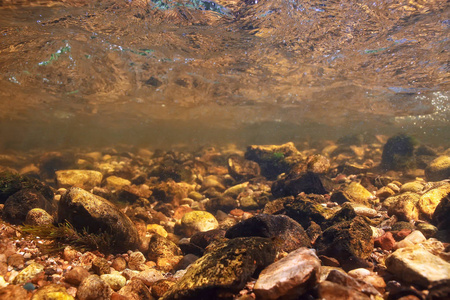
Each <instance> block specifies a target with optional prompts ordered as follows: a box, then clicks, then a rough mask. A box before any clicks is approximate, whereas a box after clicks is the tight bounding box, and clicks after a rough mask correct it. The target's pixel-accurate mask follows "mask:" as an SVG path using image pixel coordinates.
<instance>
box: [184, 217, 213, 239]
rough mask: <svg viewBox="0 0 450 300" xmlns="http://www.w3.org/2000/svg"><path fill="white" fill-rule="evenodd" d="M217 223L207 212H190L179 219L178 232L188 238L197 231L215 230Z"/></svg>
mask: <svg viewBox="0 0 450 300" xmlns="http://www.w3.org/2000/svg"><path fill="white" fill-rule="evenodd" d="M218 227H219V223H218V222H217V220H216V218H215V217H214V216H213V215H212V214H210V213H209V212H207V211H191V212H188V213H186V214H185V215H184V216H183V218H181V224H180V228H179V230H180V231H181V232H183V233H184V234H185V236H187V237H190V236H192V235H193V234H194V233H196V232H199V231H208V230H212V229H217V228H218Z"/></svg>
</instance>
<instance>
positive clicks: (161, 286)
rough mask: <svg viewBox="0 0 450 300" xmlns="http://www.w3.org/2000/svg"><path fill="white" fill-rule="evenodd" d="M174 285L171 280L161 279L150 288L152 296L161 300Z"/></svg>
mask: <svg viewBox="0 0 450 300" xmlns="http://www.w3.org/2000/svg"><path fill="white" fill-rule="evenodd" d="M174 284H175V282H174V281H173V280H169V279H161V280H158V281H156V282H155V283H153V285H152V288H151V293H152V296H153V297H155V298H157V299H158V298H161V297H162V296H164V294H165V293H166V292H167V291H168V290H169V289H170V288H171V287H172V286H173V285H174Z"/></svg>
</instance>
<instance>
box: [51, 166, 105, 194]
mask: <svg viewBox="0 0 450 300" xmlns="http://www.w3.org/2000/svg"><path fill="white" fill-rule="evenodd" d="M55 174H56V183H57V185H58V187H60V188H61V187H64V188H71V187H79V188H82V189H85V190H90V189H93V188H94V187H95V186H99V185H100V183H101V182H102V179H103V175H102V173H100V172H98V171H92V170H60V171H56V172H55Z"/></svg>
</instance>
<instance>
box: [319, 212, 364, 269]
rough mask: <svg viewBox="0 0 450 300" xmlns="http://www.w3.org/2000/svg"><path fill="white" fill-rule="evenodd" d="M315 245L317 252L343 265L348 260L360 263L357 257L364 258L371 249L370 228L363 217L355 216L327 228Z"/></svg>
mask: <svg viewBox="0 0 450 300" xmlns="http://www.w3.org/2000/svg"><path fill="white" fill-rule="evenodd" d="M315 247H316V248H317V249H318V252H319V254H321V255H322V254H323V255H326V256H331V257H334V258H336V259H337V260H338V261H339V262H340V263H341V265H343V266H344V265H346V264H347V263H349V262H350V263H351V264H353V263H356V264H360V263H359V262H358V258H359V259H362V260H364V259H366V258H368V257H369V256H370V254H371V253H372V251H373V239H372V229H371V228H370V226H369V225H368V224H367V222H366V221H365V219H364V218H363V217H360V216H357V217H355V218H354V219H353V220H351V221H343V222H341V223H338V224H335V225H333V226H331V227H329V228H327V229H326V230H325V231H324V232H323V234H322V236H321V237H319V238H318V239H317V241H316V243H315ZM355 258H356V259H355ZM350 259H351V261H349V260H350Z"/></svg>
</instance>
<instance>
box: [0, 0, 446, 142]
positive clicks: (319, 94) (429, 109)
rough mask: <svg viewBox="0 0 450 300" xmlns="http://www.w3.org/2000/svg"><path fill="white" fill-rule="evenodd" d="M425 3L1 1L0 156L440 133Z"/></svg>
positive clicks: (437, 31) (431, 1) (440, 98)
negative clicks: (15, 151)
mask: <svg viewBox="0 0 450 300" xmlns="http://www.w3.org/2000/svg"><path fill="white" fill-rule="evenodd" d="M449 36H450V4H449V2H448V1H438V0H428V1H427V0H404V1H391V0H389V1H388V0H372V1H323V0H322V1H319V0H314V1H300V0H297V1H294V0H262V1H257V0H250V1H236V0H220V1H216V2H213V1H209V0H177V1H175V0H151V1H146V0H139V1H117V0H116V1H74V0H73V1H53V2H52V1H31V0H29V1H14V0H11V1H8V0H3V1H0V73H1V74H0V97H1V98H0V135H1V145H0V147H1V148H3V149H9V148H21V149H29V148H34V147H60V146H78V145H108V144H115V143H133V144H136V145H149V146H161V145H173V144H191V145H198V144H204V143H210V142H213V143H214V142H230V141H233V142H237V143H245V144H248V143H278V142H283V141H287V140H293V141H296V140H297V141H298V140H301V139H304V138H309V139H314V138H336V137H338V136H341V135H345V134H354V133H361V132H364V131H370V132H373V133H385V134H392V133H396V132H399V131H406V132H411V133H412V134H414V135H417V136H419V137H420V138H422V139H427V140H429V141H433V140H434V141H437V142H440V143H442V142H445V141H449V140H450V133H449V132H450V130H449V129H450V125H449V123H448V121H447V120H448V119H449V116H450V102H449V95H450V92H449V86H450V83H449V79H450V75H449V74H450V68H449V58H450V55H449V49H450V40H449Z"/></svg>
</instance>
